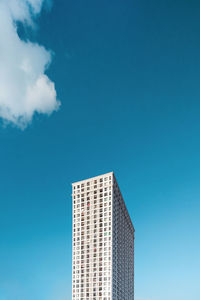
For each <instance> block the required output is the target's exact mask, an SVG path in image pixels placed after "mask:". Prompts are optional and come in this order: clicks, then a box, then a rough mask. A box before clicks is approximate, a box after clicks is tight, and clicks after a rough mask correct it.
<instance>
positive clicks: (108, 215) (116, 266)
mask: <svg viewBox="0 0 200 300" xmlns="http://www.w3.org/2000/svg"><path fill="white" fill-rule="evenodd" d="M72 199H73V263H72V299H73V300H86V299H87V300H112V299H116V300H122V299H124V300H134V229H133V225H132V223H131V220H130V217H129V215H128V212H127V209H126V207H125V204H124V201H123V198H122V196H121V193H120V191H119V188H118V185H117V182H116V179H115V177H114V174H113V172H111V173H107V174H104V175H101V176H96V177H93V178H90V179H86V180H83V181H79V182H76V183H73V184H72Z"/></svg>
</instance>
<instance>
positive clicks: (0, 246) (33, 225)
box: [0, 0, 200, 300]
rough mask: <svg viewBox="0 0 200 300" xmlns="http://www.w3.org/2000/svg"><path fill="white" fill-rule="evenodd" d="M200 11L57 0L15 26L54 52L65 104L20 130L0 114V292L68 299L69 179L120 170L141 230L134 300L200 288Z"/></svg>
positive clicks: (192, 4)
mask: <svg viewBox="0 0 200 300" xmlns="http://www.w3.org/2000/svg"><path fill="white" fill-rule="evenodd" d="M199 11H200V3H199V1H195V0H194V1H183V0H182V1H179V0H173V1H170V0H169V1H158V0H152V1H147V0H140V1H139V0H134V1H129V0H127V1H119V0H115V1H114V0H110V1H104V0H102V1H94V0H93V1H91V0H88V1H80V0H77V1H64V0H57V1H56V0H54V2H53V5H52V8H51V10H50V11H48V10H45V9H44V10H42V12H41V14H40V15H39V16H38V19H37V20H36V23H37V28H36V30H34V31H33V30H30V28H29V29H27V28H25V29H24V28H23V26H22V27H21V28H18V30H19V35H20V37H21V39H25V40H26V39H27V38H28V39H30V40H31V41H33V42H37V43H39V44H42V45H43V46H45V47H46V49H51V50H52V51H53V57H52V63H51V65H50V66H49V68H48V70H47V71H46V74H47V75H48V77H49V78H50V79H51V80H52V82H54V83H55V88H56V92H57V99H58V100H59V101H60V102H61V106H60V107H59V109H58V110H57V111H54V112H53V113H52V114H51V115H50V116H47V115H46V114H37V113H36V114H35V115H34V116H33V120H32V122H31V118H30V120H29V121H28V122H29V123H28V126H27V128H25V129H24V130H21V129H20V128H18V127H17V126H15V125H12V124H11V125H10V124H9V125H7V126H5V124H4V123H3V121H2V122H1V127H0V299H2V300H36V299H37V300H69V299H71V238H72V237H71V231H72V228H71V224H72V218H71V183H72V182H74V181H77V180H81V179H85V178H88V177H92V176H95V175H99V174H102V173H105V172H109V171H112V170H113V171H114V172H115V175H116V178H117V180H118V183H119V186H120V188H121V192H122V194H123V196H124V199H125V202H126V204H127V207H128V210H129V212H130V215H131V218H132V220H133V223H134V226H135V229H136V239H135V300H160V299H162V300H169V299H172V300H173V299H174V300H179V299H180V300H186V299H187V300H188V299H192V300H198V299H199V295H200V287H199V277H200V271H199V270H200V258H199V253H200V234H199V229H200V184H199V182H200V155H199V153H200V138H199V132H200V118H199V116H200V85H199V82H200V55H199V49H200V19H199ZM4 38H5V37H4ZM0 55H1V54H0ZM54 100H55V99H54ZM58 100H57V101H58ZM54 104H55V102H54ZM54 108H55V107H53V108H52V111H53V110H54Z"/></svg>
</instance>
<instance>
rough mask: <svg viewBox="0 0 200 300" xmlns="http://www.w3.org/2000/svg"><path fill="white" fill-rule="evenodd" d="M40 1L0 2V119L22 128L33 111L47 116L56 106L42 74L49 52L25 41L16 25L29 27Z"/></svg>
mask: <svg viewBox="0 0 200 300" xmlns="http://www.w3.org/2000/svg"><path fill="white" fill-rule="evenodd" d="M43 2H44V1H43V0H0V118H2V120H3V122H4V123H5V124H6V123H12V124H15V125H16V126H18V127H20V128H22V129H24V128H25V127H26V126H27V125H28V124H29V123H30V122H31V120H32V118H33V115H34V113H35V112H37V113H43V114H48V115H49V114H51V113H52V112H53V111H55V110H57V109H58V108H59V106H60V102H59V101H58V100H57V98H56V90H55V87H54V83H53V82H52V81H51V80H50V79H49V78H48V77H47V75H45V71H46V69H47V67H48V66H49V64H50V62H51V53H50V52H49V51H47V50H46V49H45V48H44V47H42V46H40V45H38V44H36V43H31V42H30V41H28V42H25V41H23V40H21V39H20V37H19V36H18V33H17V28H16V22H17V21H20V22H23V23H24V24H25V25H27V24H28V25H29V26H33V17H34V16H36V15H37V14H39V13H40V11H41V9H42V5H43Z"/></svg>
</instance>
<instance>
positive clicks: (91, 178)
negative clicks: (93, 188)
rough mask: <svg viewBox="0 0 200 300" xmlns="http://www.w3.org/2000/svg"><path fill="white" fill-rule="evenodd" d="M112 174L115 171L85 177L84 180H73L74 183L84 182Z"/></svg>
mask: <svg viewBox="0 0 200 300" xmlns="http://www.w3.org/2000/svg"><path fill="white" fill-rule="evenodd" d="M111 175H114V173H113V172H109V173H105V174H102V175H98V176H95V177H90V178H87V179H84V180H80V181H76V182H73V183H72V185H75V184H77V183H83V182H86V181H90V180H95V179H99V178H102V177H106V176H111Z"/></svg>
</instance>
